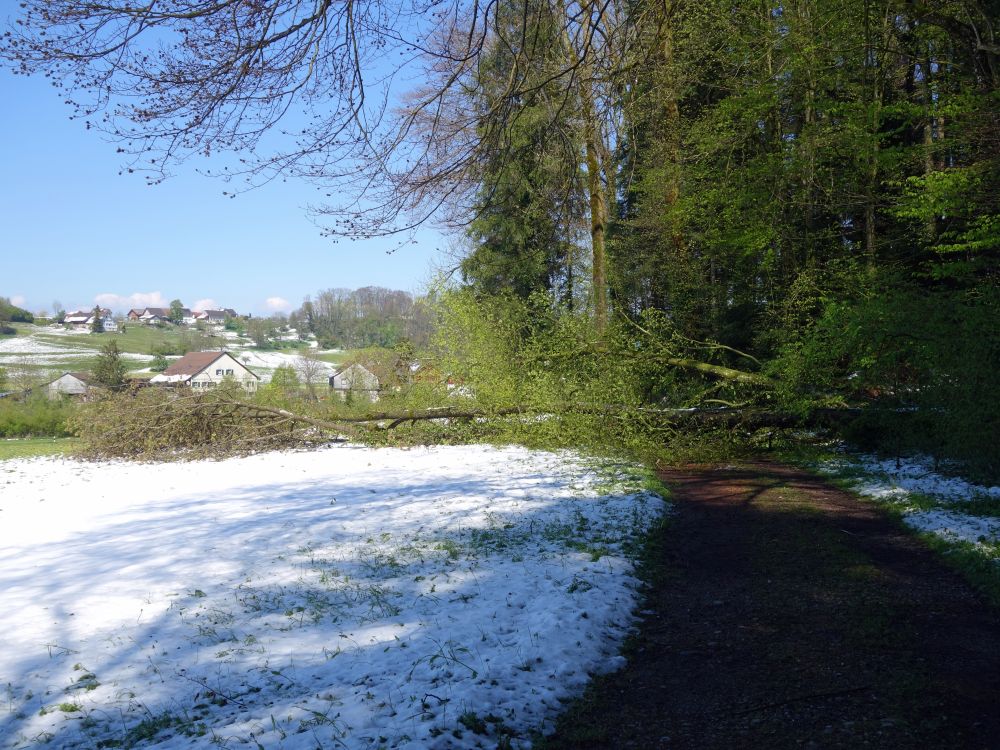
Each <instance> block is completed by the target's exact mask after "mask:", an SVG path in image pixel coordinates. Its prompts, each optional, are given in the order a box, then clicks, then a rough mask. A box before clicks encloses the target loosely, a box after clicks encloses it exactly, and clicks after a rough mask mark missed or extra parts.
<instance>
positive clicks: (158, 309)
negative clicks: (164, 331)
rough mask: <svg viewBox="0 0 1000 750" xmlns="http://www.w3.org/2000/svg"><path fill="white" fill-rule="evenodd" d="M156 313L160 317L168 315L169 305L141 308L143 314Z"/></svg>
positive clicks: (167, 316)
mask: <svg viewBox="0 0 1000 750" xmlns="http://www.w3.org/2000/svg"><path fill="white" fill-rule="evenodd" d="M147 314H148V315H158V316H160V317H161V318H169V317H170V308H169V307H147V308H145V309H144V310H143V315H147Z"/></svg>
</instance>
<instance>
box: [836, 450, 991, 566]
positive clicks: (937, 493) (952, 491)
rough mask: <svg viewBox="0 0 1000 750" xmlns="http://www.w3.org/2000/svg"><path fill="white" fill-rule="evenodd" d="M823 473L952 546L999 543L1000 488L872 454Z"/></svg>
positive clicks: (926, 463) (923, 463) (916, 461)
mask: <svg viewBox="0 0 1000 750" xmlns="http://www.w3.org/2000/svg"><path fill="white" fill-rule="evenodd" d="M819 468H820V470H821V471H824V472H825V473H829V474H834V475H837V476H839V477H840V478H841V479H843V480H845V481H846V482H847V483H848V484H849V485H850V487H851V489H853V490H854V491H855V492H857V493H858V494H860V495H863V496H865V497H870V498H872V499H874V500H879V501H881V502H886V503H890V504H891V505H892V506H893V507H894V508H895V509H896V510H898V511H899V512H900V513H901V515H902V517H903V521H904V523H906V524H907V525H908V526H911V527H912V528H914V529H917V530H918V531H923V532H928V533H932V534H935V535H937V536H939V537H941V538H942V539H945V540H946V541H949V542H967V543H970V544H973V545H980V546H983V548H984V549H985V550H986V551H990V552H991V553H992V551H993V550H995V549H996V547H997V545H998V544H1000V518H998V517H997V516H998V515H1000V503H998V502H997V501H1000V486H997V487H985V486H982V485H977V484H973V483H972V482H968V481H966V480H964V479H962V478H960V477H949V476H944V475H942V474H940V473H938V472H935V471H934V470H933V468H932V464H931V461H930V460H929V459H923V458H908V459H900V460H898V461H897V460H896V459H880V458H878V457H877V456H873V455H870V454H862V455H858V456H854V457H852V458H850V459H841V460H836V461H827V462H825V463H824V464H821V465H820V467H819Z"/></svg>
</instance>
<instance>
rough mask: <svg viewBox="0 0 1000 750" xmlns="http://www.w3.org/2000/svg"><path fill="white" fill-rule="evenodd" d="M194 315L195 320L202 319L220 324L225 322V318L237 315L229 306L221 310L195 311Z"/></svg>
mask: <svg viewBox="0 0 1000 750" xmlns="http://www.w3.org/2000/svg"><path fill="white" fill-rule="evenodd" d="M194 317H195V319H196V320H203V321H205V322H206V323H212V324H215V325H222V324H223V323H225V322H226V318H236V317H239V316H238V315H237V314H236V311H235V310H233V309H232V308H231V307H226V308H224V309H222V310H202V311H201V312H196V313H195V314H194Z"/></svg>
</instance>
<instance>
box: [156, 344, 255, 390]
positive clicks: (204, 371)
mask: <svg viewBox="0 0 1000 750" xmlns="http://www.w3.org/2000/svg"><path fill="white" fill-rule="evenodd" d="M226 380H232V381H235V382H237V383H239V384H240V385H241V386H243V388H244V390H246V391H247V393H254V392H255V391H256V390H257V384H258V383H259V382H260V378H259V377H258V376H257V375H256V374H255V373H254V372H252V371H251V370H249V369H247V367H246V366H245V365H243V364H242V363H240V362H238V361H237V360H236V358H235V357H233V355H232V354H230V353H229V352H189V353H188V354H185V355H184V356H183V357H181V358H180V359H179V360H177V361H176V362H174V363H173V364H172V365H170V367H168V368H167V369H166V370H164V371H163V372H161V373H160V374H159V375H154V376H153V377H152V378H150V380H149V382H150V383H154V384H158V385H186V386H188V387H190V388H193V389H195V390H204V389H207V388H214V387H216V386H217V385H219V384H220V383H222V382H224V381H226Z"/></svg>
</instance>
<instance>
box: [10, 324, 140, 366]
mask: <svg viewBox="0 0 1000 750" xmlns="http://www.w3.org/2000/svg"><path fill="white" fill-rule="evenodd" d="M34 333H37V332H33V333H32V334H31V335H28V336H17V337H15V338H11V339H0V365H14V364H31V365H53V366H59V365H60V364H61V363H63V362H64V361H66V360H79V359H81V358H82V357H91V358H93V357H96V356H97V355H98V352H99V350H97V349H91V348H85V347H79V346H76V347H74V346H72V345H69V344H67V345H65V346H64V345H61V344H53V343H49V342H46V341H41V340H39V339H37V338H35V336H34ZM85 334H86V335H91V334H90V332H89V331H88V332H85ZM44 335H46V336H51V335H52V332H51V331H44ZM121 356H122V358H124V359H132V360H136V361H139V362H146V361H149V360H151V359H152V356H151V355H148V354H132V353H130V352H123V353H122V355H121Z"/></svg>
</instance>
